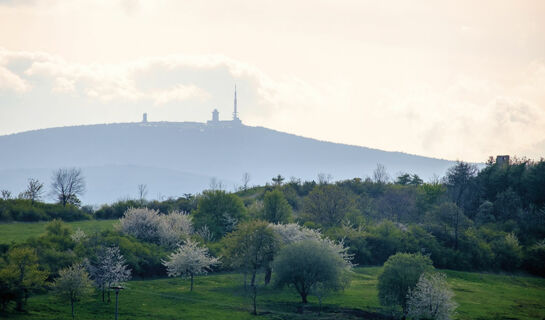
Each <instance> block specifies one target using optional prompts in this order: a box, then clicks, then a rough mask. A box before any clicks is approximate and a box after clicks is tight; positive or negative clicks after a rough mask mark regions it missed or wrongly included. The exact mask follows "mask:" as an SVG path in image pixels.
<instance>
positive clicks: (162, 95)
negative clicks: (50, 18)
mask: <svg viewBox="0 0 545 320" xmlns="http://www.w3.org/2000/svg"><path fill="white" fill-rule="evenodd" d="M544 70H545V67H543V64H542V63H540V62H534V63H532V64H531V65H530V66H529V68H528V70H525V71H524V72H523V74H521V75H520V76H519V77H517V78H516V79H513V82H514V83H515V85H511V84H509V83H507V84H506V83H504V82H501V81H497V79H493V78H487V77H483V76H478V75H476V74H471V73H460V74H454V75H452V76H451V77H450V78H449V79H448V80H449V81H445V82H444V83H431V82H425V81H419V82H414V83H413V82H410V81H403V82H396V83H395V84H391V85H387V84H383V83H381V84H380V85H374V84H373V83H372V82H365V83H358V82H355V81H350V80H348V79H342V78H341V79H338V78H337V79H331V80H328V81H325V82H324V81H320V80H308V79H303V78H301V77H299V76H296V75H291V74H286V75H285V76H283V77H277V78H273V77H271V76H269V75H268V74H266V73H265V72H263V71H262V70H261V69H259V68H257V67H255V66H253V65H251V64H248V63H243V62H241V61H238V60H235V59H231V58H229V57H225V56H223V55H168V56H159V57H152V58H140V59H135V60H132V61H125V62H123V63H119V64H107V63H102V64H97V63H88V64H85V63H74V62H71V61H67V60H64V59H62V58H61V57H59V56H54V55H50V54H45V53H33V52H14V51H7V50H4V51H0V88H1V87H2V86H3V87H9V88H10V90H11V91H13V92H18V93H19V94H21V93H24V95H25V96H26V97H29V99H30V98H31V97H33V96H34V95H38V94H40V95H41V96H39V101H40V103H39V105H40V107H42V106H47V105H49V106H50V108H51V109H54V108H56V107H57V105H58V104H61V103H64V104H66V106H67V107H68V106H69V107H70V108H73V109H74V114H77V113H81V114H89V113H91V112H92V111H90V110H93V108H94V109H95V110H102V112H105V111H104V110H108V111H107V112H108V113H107V114H109V112H110V111H109V110H111V109H114V108H115V109H116V110H118V111H116V112H117V113H115V114H116V118H112V119H111V120H110V121H123V119H125V118H123V117H124V116H125V115H127V114H131V113H133V112H135V111H134V110H138V111H137V112H149V111H150V110H148V108H150V107H153V108H154V109H153V112H152V113H151V114H150V116H153V118H154V119H161V118H162V119H180V120H182V121H183V120H193V119H194V120H197V121H204V120H206V118H205V117H208V116H209V111H210V110H212V109H213V108H215V107H217V106H219V107H223V106H227V107H225V108H224V109H223V111H222V115H224V114H225V111H228V114H230V111H231V109H230V108H231V104H232V86H233V85H234V83H237V84H238V85H239V107H240V109H239V111H240V112H241V114H242V119H243V121H244V122H245V123H247V124H250V125H262V126H267V127H271V128H274V129H277V130H281V131H287V132H292V133H296V134H300V135H304V136H310V137H315V138H319V139H323V140H330V141H335V142H344V143H349V144H355V145H364V146H370V147H375V148H380V149H386V150H394V151H404V152H409V153H415V154H422V155H428V156H435V157H442V158H448V159H463V160H471V161H484V160H485V159H486V158H487V157H488V156H489V155H495V154H500V153H501V154H503V153H510V154H519V155H524V154H528V155H531V156H533V155H535V154H536V153H539V151H533V152H530V151H528V150H537V149H536V148H538V146H540V145H539V144H538V142H539V141H541V140H540V139H542V136H543V132H544V128H545V107H544V106H545V104H544V103H545V96H544V95H543V91H542V88H543V84H544V83H545V71H544ZM6 75H7V76H6ZM5 79H8V80H5ZM363 80H364V78H362V81H363ZM5 83H9V86H8V85H6V84H5ZM44 92H46V93H44ZM66 97H69V98H70V99H72V100H62V99H65V98H66ZM0 99H1V97H0ZM63 101H64V102H63ZM66 101H68V102H66ZM26 105H28V106H30V105H31V104H30V103H27V104H26ZM84 106H85V107H84ZM29 108H30V107H29ZM35 108H38V106H36V107H35ZM1 111H2V110H0V113H1ZM93 119H94V118H93ZM96 119H99V120H96V121H99V122H105V121H104V120H101V118H96ZM64 121H65V122H63V123H59V124H66V121H71V120H70V119H68V118H67V119H64ZM59 124H57V125H59ZM40 125H42V124H41V123H40Z"/></svg>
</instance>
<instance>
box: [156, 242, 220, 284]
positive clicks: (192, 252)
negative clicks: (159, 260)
mask: <svg viewBox="0 0 545 320" xmlns="http://www.w3.org/2000/svg"><path fill="white" fill-rule="evenodd" d="M219 263H220V262H219V259H218V258H214V257H211V256H210V255H209V253H208V249H207V248H203V247H201V246H199V244H198V243H197V242H194V241H192V240H191V239H188V240H187V241H186V242H185V243H183V244H180V245H178V249H176V251H175V252H173V253H171V254H170V255H169V256H168V258H167V260H163V265H164V266H165V267H166V268H167V274H168V276H169V277H177V276H183V277H189V278H190V279H191V288H190V291H193V277H194V276H195V275H199V274H206V273H207V272H208V270H210V268H211V267H212V266H214V265H218V264H219Z"/></svg>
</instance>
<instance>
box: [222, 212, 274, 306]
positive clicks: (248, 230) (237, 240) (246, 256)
mask: <svg viewBox="0 0 545 320" xmlns="http://www.w3.org/2000/svg"><path fill="white" fill-rule="evenodd" d="M225 243H226V251H227V256H228V257H229V260H230V262H231V265H232V266H233V267H236V268H242V269H243V270H244V272H245V275H244V278H245V279H246V272H249V273H250V274H251V276H252V278H251V282H250V288H251V289H252V292H251V293H252V300H253V309H254V310H253V313H254V314H257V306H256V300H257V284H256V279H255V278H256V275H257V273H258V272H259V271H260V270H265V269H268V270H270V265H271V263H272V261H273V258H274V255H275V254H276V252H277V250H278V246H279V241H278V238H277V236H276V234H275V232H274V230H273V229H272V228H271V227H269V223H268V222H264V221H252V222H247V223H242V224H239V225H238V227H237V230H236V231H234V232H232V233H230V234H229V235H227V237H226V239H225ZM266 275H268V276H269V277H268V278H267V276H266V278H265V284H267V283H268V281H269V280H270V273H267V274H266ZM244 282H245V285H246V281H244Z"/></svg>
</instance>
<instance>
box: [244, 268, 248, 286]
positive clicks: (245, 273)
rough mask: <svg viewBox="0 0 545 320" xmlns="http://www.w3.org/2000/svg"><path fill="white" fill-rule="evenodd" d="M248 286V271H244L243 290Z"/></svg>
mask: <svg viewBox="0 0 545 320" xmlns="http://www.w3.org/2000/svg"><path fill="white" fill-rule="evenodd" d="M247 288H248V273H247V272H246V271H244V290H247Z"/></svg>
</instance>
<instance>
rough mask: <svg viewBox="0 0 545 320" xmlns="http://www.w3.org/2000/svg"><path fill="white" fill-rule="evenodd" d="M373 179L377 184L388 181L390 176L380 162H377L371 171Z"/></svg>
mask: <svg viewBox="0 0 545 320" xmlns="http://www.w3.org/2000/svg"><path fill="white" fill-rule="evenodd" d="M373 181H375V183H378V184H386V183H388V181H390V176H389V175H388V172H386V168H385V167H384V165H382V164H380V163H379V164H377V167H376V168H375V171H373Z"/></svg>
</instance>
